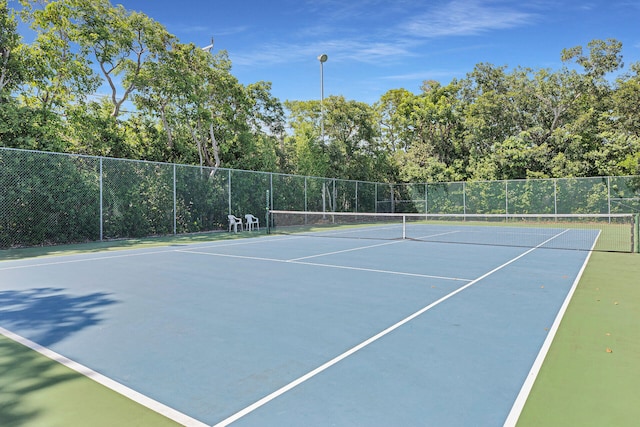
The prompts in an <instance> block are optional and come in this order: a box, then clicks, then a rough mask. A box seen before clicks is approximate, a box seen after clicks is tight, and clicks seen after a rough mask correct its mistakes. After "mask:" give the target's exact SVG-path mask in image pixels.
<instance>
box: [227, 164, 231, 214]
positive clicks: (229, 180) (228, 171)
mask: <svg viewBox="0 0 640 427" xmlns="http://www.w3.org/2000/svg"><path fill="white" fill-rule="evenodd" d="M227 189H228V190H229V191H228V193H229V201H228V203H229V206H228V208H229V212H228V214H229V215H231V169H228V170H227Z"/></svg>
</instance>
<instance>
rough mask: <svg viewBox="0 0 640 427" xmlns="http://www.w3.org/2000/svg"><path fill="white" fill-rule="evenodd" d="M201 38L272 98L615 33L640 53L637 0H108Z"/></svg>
mask: <svg viewBox="0 0 640 427" xmlns="http://www.w3.org/2000/svg"><path fill="white" fill-rule="evenodd" d="M112 3H113V4H122V5H123V6H124V7H125V8H127V9H131V10H136V11H141V12H144V13H145V14H147V15H149V16H150V17H152V18H154V19H155V20H156V21H158V22H160V23H162V24H163V25H164V26H165V27H167V29H168V30H169V31H170V32H171V33H172V34H175V35H176V36H178V38H179V39H180V41H181V42H183V43H188V42H193V43H195V44H197V45H199V46H205V45H207V44H209V43H210V39H211V37H212V36H213V37H214V38H215V47H214V50H220V49H224V50H227V51H228V52H229V56H230V58H231V61H232V63H233V70H232V72H233V74H234V75H235V76H236V77H237V78H238V79H239V80H240V81H241V82H242V83H244V84H248V83H252V82H256V81H260V80H264V81H270V82H272V84H273V88H272V94H273V95H274V96H276V97H278V98H279V99H280V100H281V101H284V100H309V99H319V98H320V64H319V62H318V60H317V56H318V55H320V54H321V53H326V54H327V55H328V56H329V59H328V61H327V62H326V63H325V64H324V87H325V96H329V95H344V96H345V97H346V98H347V99H354V100H357V101H363V102H367V103H373V102H375V101H377V100H378V99H379V98H380V96H381V95H382V94H383V93H385V92H386V91H388V90H390V89H396V88H405V89H407V90H410V91H413V92H418V91H419V88H420V85H421V83H422V81H424V80H428V79H433V80H438V81H440V82H441V83H443V84H447V83H449V82H450V81H451V80H452V79H453V78H462V77H464V76H465V74H466V73H468V72H470V71H471V70H472V69H473V67H474V65H475V64H477V63H480V62H488V63H492V64H494V65H507V66H509V67H511V68H513V67H516V66H518V65H520V66H525V67H531V68H536V69H537V68H552V69H558V68H560V67H561V66H562V63H561V61H560V52H561V50H562V49H563V48H569V47H573V46H577V45H581V46H586V44H587V43H588V42H589V41H590V40H593V39H607V38H615V39H618V40H620V41H621V42H622V43H623V52H622V53H623V56H624V61H625V64H627V65H628V64H631V63H632V62H637V61H640V29H638V27H639V26H640V24H639V23H640V1H638V0H608V1H604V0H593V1H590V0H568V1H563V0H531V1H522V0H514V1H512V0H386V1H385V0H180V1H175V0H112Z"/></svg>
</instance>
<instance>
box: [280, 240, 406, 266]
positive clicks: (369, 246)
mask: <svg viewBox="0 0 640 427" xmlns="http://www.w3.org/2000/svg"><path fill="white" fill-rule="evenodd" d="M400 242H402V240H395V241H393V242H386V243H377V244H375V245H367V246H359V247H357V248H351V249H343V250H341V251H333V252H325V253H321V254H317V255H309V256H303V257H300V258H292V259H288V260H287V261H288V262H296V261H301V260H303V259H309V258H317V257H321V256H327V255H335V254H342V253H345V252H353V251H360V250H363V249H369V248H376V247H378V246H387V245H395V244H396V243H400Z"/></svg>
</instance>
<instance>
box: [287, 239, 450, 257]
mask: <svg viewBox="0 0 640 427" xmlns="http://www.w3.org/2000/svg"><path fill="white" fill-rule="evenodd" d="M452 233H457V231H448V232H446V233H438V234H429V235H427V236H422V237H418V239H426V238H429V237H437V236H442V235H445V234H452ZM408 240H411V239H408ZM406 241H407V240H406V239H405V240H394V241H392V242H386V243H377V244H375V245H367V246H359V247H357V248H351V249H343V250H341V251H334V252H325V253H322V254H317V255H309V256H305V257H300V258H293V259H290V260H289V262H294V261H300V260H303V259H309V258H318V257H322V256H327V255H335V254H341V253H345V252H353V251H359V250H362V249H369V248H375V247H378V246H387V245H395V244H397V243H402V242H406Z"/></svg>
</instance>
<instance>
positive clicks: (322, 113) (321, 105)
mask: <svg viewBox="0 0 640 427" xmlns="http://www.w3.org/2000/svg"><path fill="white" fill-rule="evenodd" d="M328 58H329V57H328V56H327V54H326V53H323V54H322V55H320V56H318V61H320V136H321V138H322V143H323V144H324V68H323V64H324V63H325V62H327V59H328Z"/></svg>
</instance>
